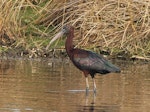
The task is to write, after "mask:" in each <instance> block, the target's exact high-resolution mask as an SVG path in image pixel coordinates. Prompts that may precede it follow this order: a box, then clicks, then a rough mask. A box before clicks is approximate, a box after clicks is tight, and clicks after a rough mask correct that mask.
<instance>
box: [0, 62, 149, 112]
mask: <svg viewBox="0 0 150 112" xmlns="http://www.w3.org/2000/svg"><path fill="white" fill-rule="evenodd" d="M113 63H114V64H116V65H118V66H120V68H121V69H122V73H119V74H115V73H111V74H109V75H104V76H100V75H98V74H97V75H96V84H97V94H96V95H94V94H93V90H92V88H93V87H92V80H91V78H90V77H89V81H90V82H89V83H90V91H89V94H88V95H86V94H85V78H84V76H83V75H82V73H81V72H80V71H79V70H78V69H76V68H75V67H74V66H73V65H72V63H71V62H70V61H68V60H63V61H59V60H44V59H37V60H24V59H7V60H6V59H0V112H149V109H150V63H148V62H145V63H144V62H143V63H137V62H125V61H113Z"/></svg>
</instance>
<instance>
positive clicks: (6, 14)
mask: <svg viewBox="0 0 150 112" xmlns="http://www.w3.org/2000/svg"><path fill="white" fill-rule="evenodd" d="M33 1H34V0H32V1H31V0H9V2H8V0H7V1H3V3H0V4H1V6H0V7H1V9H2V10H1V12H0V24H1V25H0V31H1V35H4V34H5V33H6V34H7V35H8V37H9V39H13V40H15V41H17V42H16V43H15V46H24V48H25V49H27V50H28V51H31V52H32V51H35V49H36V51H37V50H42V49H44V47H46V46H47V45H48V41H49V39H51V38H52V37H53V36H54V34H55V33H56V32H57V31H58V30H60V29H61V28H62V26H63V25H65V24H70V25H73V26H74V27H75V39H74V43H75V45H76V47H83V48H86V49H94V50H95V49H96V50H101V51H107V52H109V53H110V54H111V55H113V54H118V55H119V54H120V55H123V54H128V55H129V56H130V57H143V58H145V59H149V58H150V57H149V56H150V1H148V0H86V1H85V0H77V1H76V0H70V1H68V2H65V1H59V0H58V1H55V2H54V1H52V0H43V1H40V0H39V2H38V0H35V1H34V2H36V3H33ZM12 26H13V27H12ZM45 37H47V38H45ZM37 38H38V39H37ZM48 38H49V39H48ZM29 40H30V42H28V41H29ZM33 48H34V50H33ZM36 51H35V53H36Z"/></svg>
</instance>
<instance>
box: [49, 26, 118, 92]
mask: <svg viewBox="0 0 150 112" xmlns="http://www.w3.org/2000/svg"><path fill="white" fill-rule="evenodd" d="M64 34H65V35H66V36H67V39H66V43H65V49H66V52H67V54H68V56H69V58H70V60H71V61H72V62H73V64H74V65H75V66H76V67H77V68H78V69H80V70H81V71H82V72H83V74H84V76H85V78H86V91H88V89H89V83H88V75H89V74H90V75H91V77H92V79H93V87H94V92H96V83H95V80H94V76H95V74H96V73H100V74H107V73H110V72H116V73H117V72H120V69H119V68H118V67H116V66H115V65H113V64H111V63H110V62H109V61H107V60H106V59H105V58H103V57H102V56H101V55H99V54H96V53H94V52H91V51H87V50H83V49H78V48H74V46H73V38H74V28H73V26H67V25H66V26H64V27H63V29H62V30H61V31H60V32H59V33H58V34H56V36H55V37H54V38H53V39H52V40H51V41H50V44H51V43H52V42H54V41H55V40H56V39H58V38H59V37H61V36H63V35H64ZM50 44H49V45H50ZM48 47H49V46H48ZM48 47H47V48H46V49H48Z"/></svg>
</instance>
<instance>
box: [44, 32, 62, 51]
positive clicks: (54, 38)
mask: <svg viewBox="0 0 150 112" xmlns="http://www.w3.org/2000/svg"><path fill="white" fill-rule="evenodd" d="M63 34H64V32H63V31H60V32H59V33H57V34H56V35H55V37H53V39H52V40H51V41H50V42H49V44H48V46H47V47H46V50H48V48H49V46H50V45H51V44H52V43H53V42H54V41H55V40H57V39H58V38H60V37H62V36H63Z"/></svg>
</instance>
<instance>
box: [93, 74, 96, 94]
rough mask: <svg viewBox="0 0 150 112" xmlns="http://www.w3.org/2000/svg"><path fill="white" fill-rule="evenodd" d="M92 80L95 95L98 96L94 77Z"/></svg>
mask: <svg viewBox="0 0 150 112" xmlns="http://www.w3.org/2000/svg"><path fill="white" fill-rule="evenodd" d="M92 80H93V90H94V93H95V94H96V83H95V79H94V77H93V78H92Z"/></svg>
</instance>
